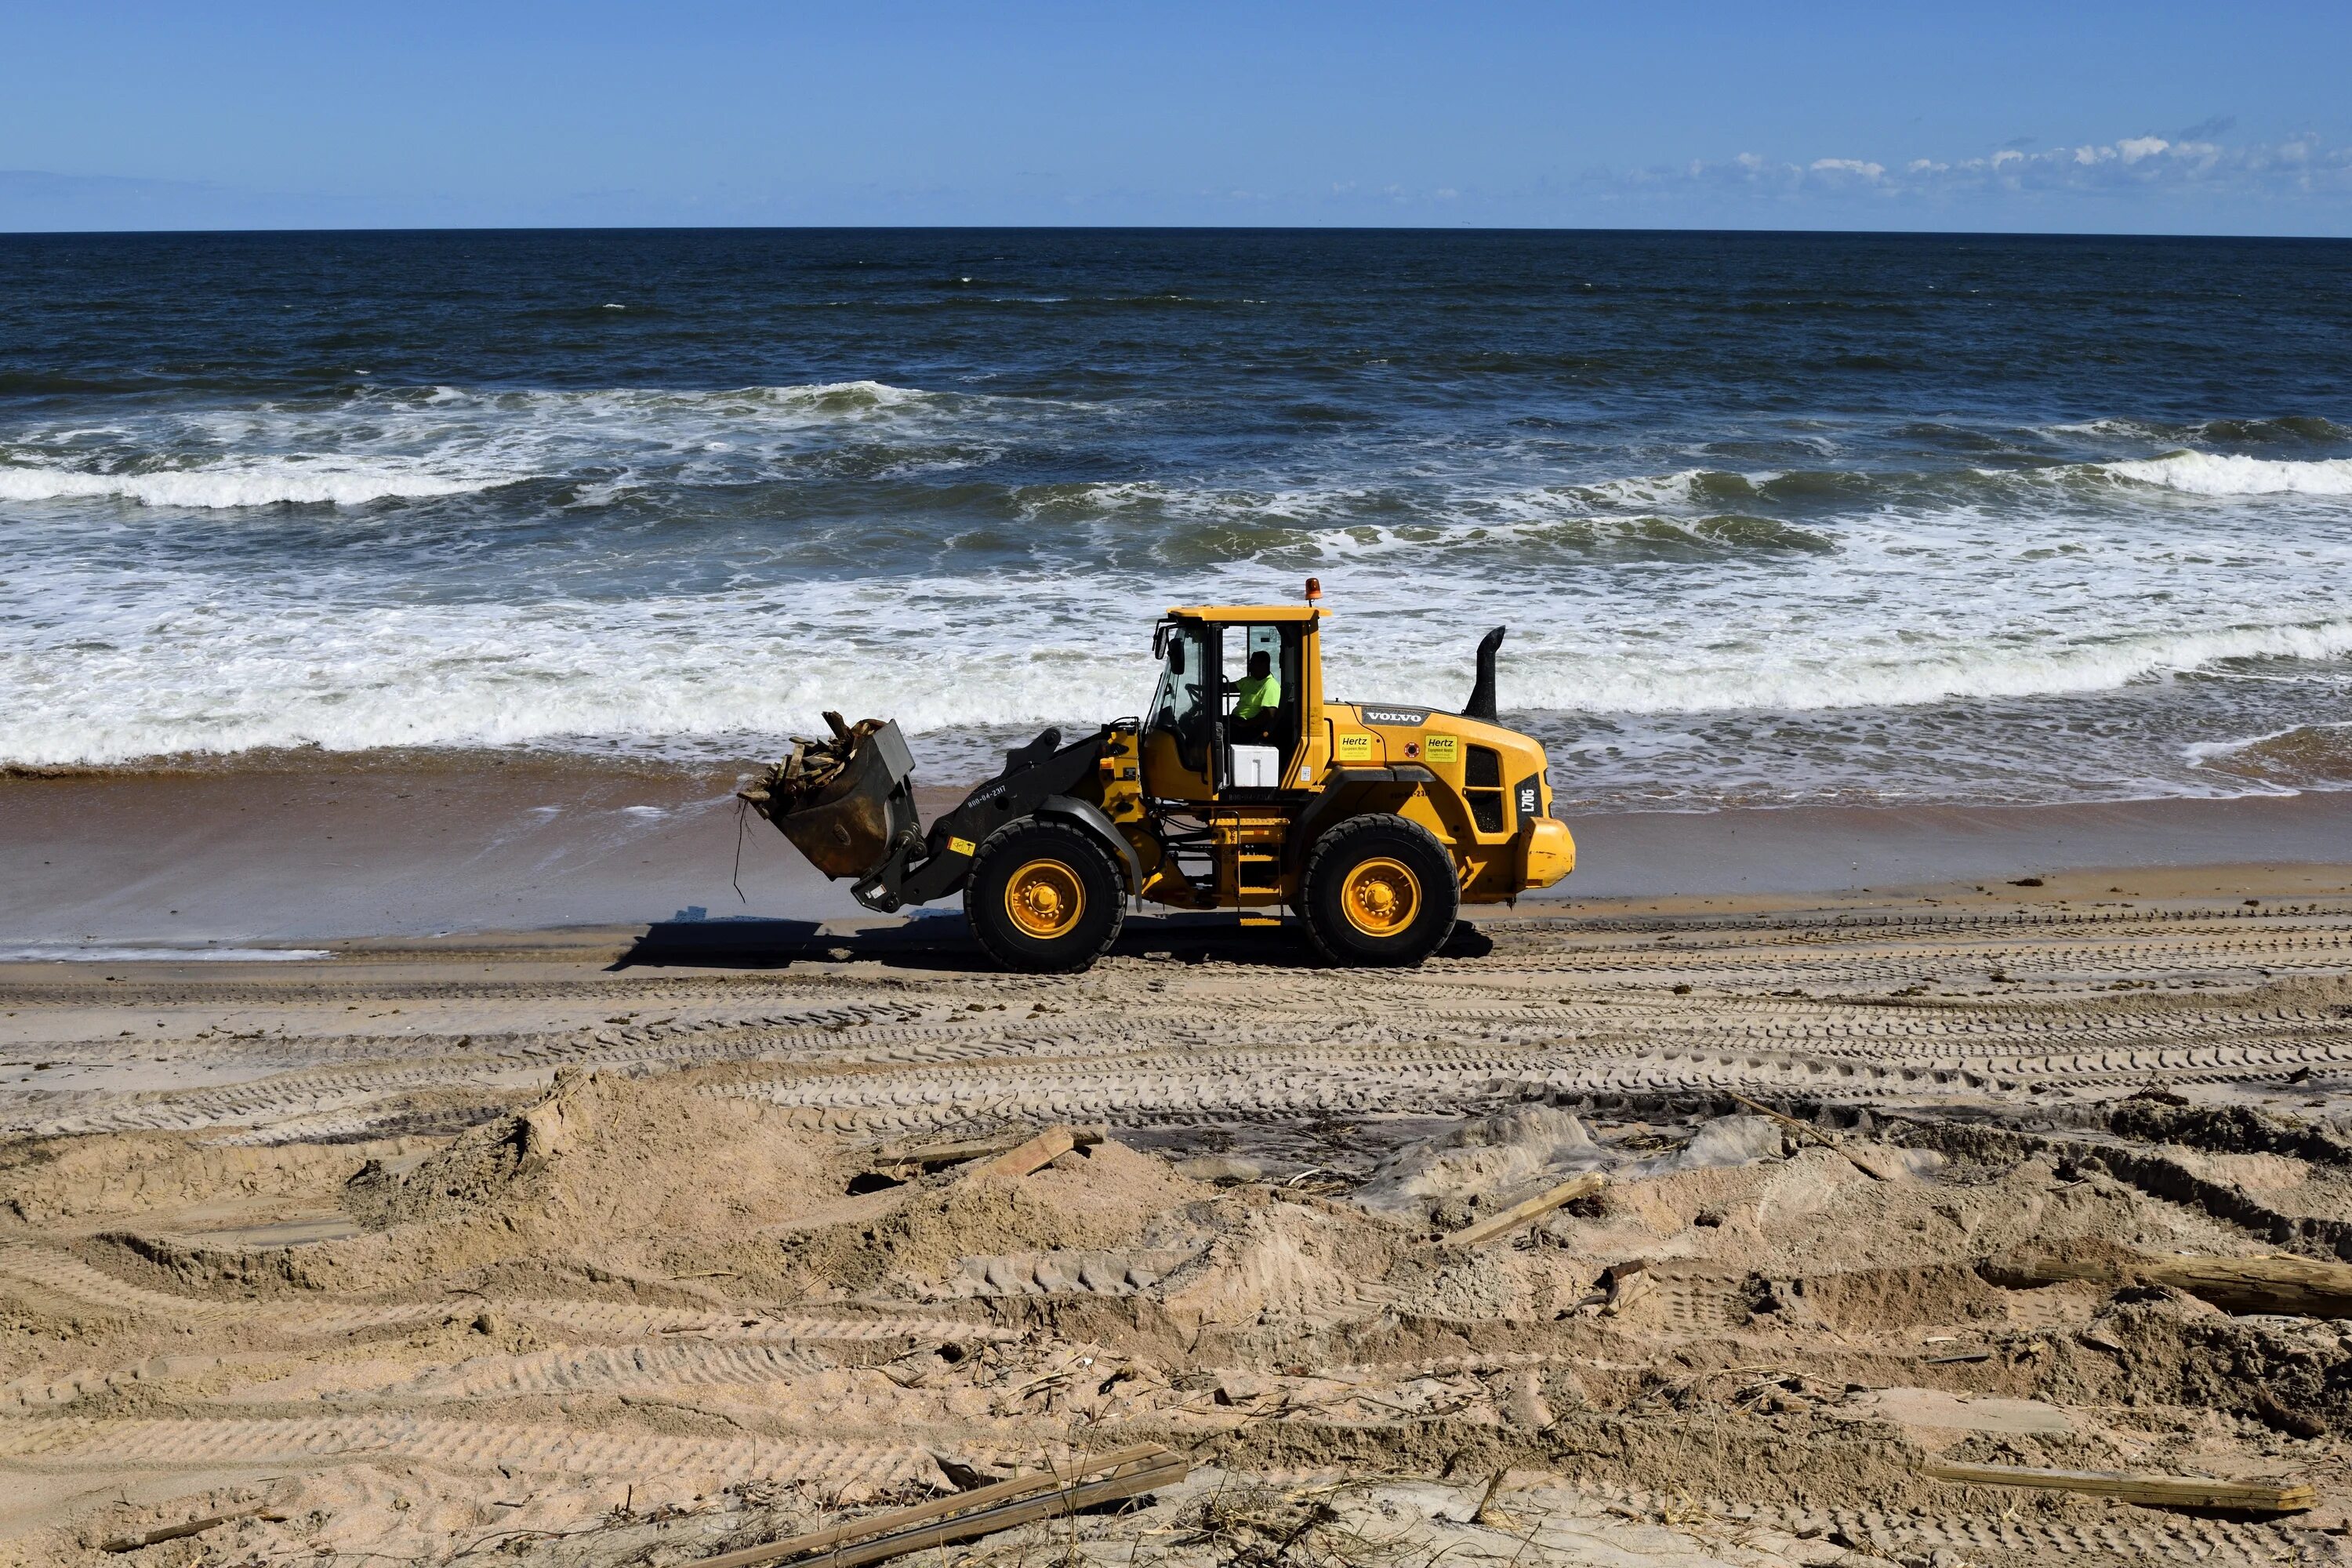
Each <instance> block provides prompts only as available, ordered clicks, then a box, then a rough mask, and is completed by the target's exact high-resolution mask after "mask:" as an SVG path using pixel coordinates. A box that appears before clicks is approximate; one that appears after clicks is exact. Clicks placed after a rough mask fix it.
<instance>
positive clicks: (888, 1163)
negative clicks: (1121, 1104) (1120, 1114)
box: [872, 1124, 1110, 1171]
mask: <svg viewBox="0 0 2352 1568" xmlns="http://www.w3.org/2000/svg"><path fill="white" fill-rule="evenodd" d="M1070 1135H1071V1146H1072V1147H1073V1148H1077V1149H1091V1148H1093V1147H1094V1146H1095V1145H1096V1144H1097V1143H1099V1142H1102V1141H1103V1140H1104V1139H1106V1138H1108V1137H1109V1136H1110V1129H1109V1128H1108V1127H1105V1126H1102V1125H1100V1124H1097V1125H1094V1126H1091V1127H1072V1128H1071V1129H1070ZM1035 1136H1037V1135H1036V1134H1034V1133H1032V1132H1031V1131H1029V1130H1028V1129H1027V1128H1025V1127H1020V1128H1013V1129H1009V1130H1007V1131H1003V1132H995V1133H991V1134H990V1135H989V1136H987V1137H985V1138H966V1139H961V1140H959V1141H958V1142H952V1143H885V1144H883V1145H882V1146H881V1147H880V1148H878V1149H877V1150H875V1151H874V1153H873V1155H872V1158H873V1162H874V1167H875V1169H877V1170H904V1169H906V1168H908V1167H909V1166H913V1167H918V1168H919V1169H922V1170H927V1171H933V1170H938V1169H940V1167H942V1166H945V1165H961V1164H963V1163H965V1162H967V1161H970V1160H979V1159H984V1158H986V1157H987V1156H989V1155H991V1154H1004V1153H1009V1152H1012V1151H1013V1150H1015V1149H1018V1148H1020V1147H1021V1146H1022V1145H1023V1144H1024V1143H1027V1142H1030V1141H1031V1140H1032V1139H1033V1138H1034V1137H1035Z"/></svg>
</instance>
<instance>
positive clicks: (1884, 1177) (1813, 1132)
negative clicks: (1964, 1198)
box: [1728, 1094, 1911, 1182]
mask: <svg viewBox="0 0 2352 1568" xmlns="http://www.w3.org/2000/svg"><path fill="white" fill-rule="evenodd" d="M1728 1098H1729V1099H1730V1100H1731V1101H1732V1102H1733V1103H1734V1104H1736V1105H1744V1106H1746V1107H1747V1108H1748V1110H1752V1111H1754V1112H1755V1113H1756V1114H1757V1115H1759V1116H1761V1117H1764V1118H1766V1119H1767V1120H1769V1121H1771V1123H1772V1124H1773V1125H1774V1126H1776V1127H1778V1128H1780V1130H1781V1131H1784V1132H1786V1133H1788V1134H1789V1135H1790V1137H1792V1138H1794V1139H1796V1140H1797V1141H1798V1142H1801V1143H1811V1144H1814V1145H1816V1146H1818V1147H1820V1148H1823V1149H1827V1150H1829V1151H1830V1152H1832V1153H1835V1154H1842V1155H1843V1156H1844V1157H1845V1161H1846V1163H1848V1164H1850V1165H1852V1166H1853V1168H1854V1169H1855V1170H1857V1171H1860V1172H1861V1173H1863V1174H1864V1175H1865V1176H1868V1177H1869V1178H1871V1179H1872V1180H1873V1181H1877V1182H1899V1181H1902V1180H1904V1179H1905V1178H1906V1177H1908V1176H1909V1175H1910V1174H1911V1167H1910V1166H1908V1165H1906V1164H1905V1163H1903V1158H1902V1156H1901V1155H1899V1154H1897V1153H1895V1152H1894V1151H1892V1150H1889V1149H1883V1148H1878V1147H1874V1146H1872V1145H1869V1144H1862V1143H1853V1142H1848V1141H1847V1140H1845V1139H1843V1138H1840V1137H1838V1136H1837V1135H1836V1134H1835V1133H1832V1132H1830V1131H1827V1130H1825V1129H1823V1128H1820V1127H1816V1126H1814V1125H1813V1124H1812V1123H1811V1122H1810V1121H1798V1120H1797V1119H1796V1118H1795V1117H1793V1116H1786V1115H1783V1114H1781V1113H1780V1111H1777V1110H1773V1109H1772V1108H1771V1107H1770V1106H1769V1105H1759V1104H1758V1103H1757V1102H1756V1101H1754V1100H1750V1099H1748V1097H1747V1096H1746V1095H1744V1094H1731V1095H1729V1097H1728Z"/></svg>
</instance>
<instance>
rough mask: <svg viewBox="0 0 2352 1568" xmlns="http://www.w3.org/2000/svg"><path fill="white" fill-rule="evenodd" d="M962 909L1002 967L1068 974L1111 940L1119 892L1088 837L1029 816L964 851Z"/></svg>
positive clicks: (1123, 914) (1106, 859)
mask: <svg viewBox="0 0 2352 1568" xmlns="http://www.w3.org/2000/svg"><path fill="white" fill-rule="evenodd" d="M963 914H964V919H965V920H966V921H969V922H970V923H971V934H972V935H973V936H974V937H975V938H977V939H978V941H979V942H980V945H981V946H982V948H983V949H984V950H986V952H987V953H988V956H989V957H991V958H992V959H994V960H995V961H996V962H997V963H1000V964H1002V965H1003V967H1005V968H1006V969H1011V970H1017V971H1020V972H1021V973H1028V974H1068V973H1076V972H1077V971H1078V970H1081V969H1085V968H1087V966H1089V965H1090V964H1092V963H1094V961H1095V960H1096V959H1097V958H1100V957H1101V956H1102V955H1103V954H1104V953H1106V952H1109V951H1110V944H1111V943H1112V942H1116V941H1117V940H1118V928H1119V926H1120V925H1121V924H1122V923H1123V922H1124V921H1125V920H1126V918H1127V889H1126V887H1125V886H1124V884H1122V883H1121V882H1120V880H1119V875H1118V866H1117V865H1116V864H1114V863H1113V862H1112V860H1111V858H1110V855H1109V853H1108V851H1106V850H1105V849H1104V848H1103V847H1102V846H1101V844H1099V843H1097V841H1096V839H1095V837H1094V836H1093V835H1092V834H1090V833H1088V832H1087V831H1086V830H1085V829H1084V828H1081V827H1077V826H1073V825H1071V824H1069V823H1066V822H1056V821H1054V820H1052V819H1051V818H1046V817H1035V816H1029V817H1024V818H1022V819H1021V820H1020V821H1018V822H1010V823H1007V824H1005V825H1004V826H1003V827H1000V828H998V829H997V830H996V831H995V832H993V833H992V834H990V835H989V836H988V837H987V839H986V841H984V842H983V843H982V845H981V847H980V848H979V850H978V851H977V852H976V853H975V854H974V855H973V856H972V858H971V873H970V875H968V876H967V877H966V878H965V879H964V885H963Z"/></svg>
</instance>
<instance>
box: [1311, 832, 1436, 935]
mask: <svg viewBox="0 0 2352 1568" xmlns="http://www.w3.org/2000/svg"><path fill="white" fill-rule="evenodd" d="M1396 868H1402V871H1403V872H1405V873H1407V874H1408V875H1407V876H1406V877H1403V878H1400V877H1398V876H1397V875H1396ZM1304 880H1305V884H1306V885H1305V888H1304V896H1305V900H1306V905H1307V910H1306V913H1307V938H1308V940H1310V941H1311V942H1314V943H1315V948H1316V951H1317V952H1320V953H1321V954H1322V955H1323V956H1324V957H1325V958H1328V959H1329V960H1330V961H1331V962H1332V963H1342V964H1351V965H1382V966H1387V967H1394V968H1405V967H1410V966H1412V965H1413V964H1416V963H1420V962H1421V961H1422V960H1423V959H1425V958H1427V957H1428V956H1429V955H1430V954H1431V953H1433V952H1436V951H1437V950H1438V949H1439V948H1441V947H1443V946H1444V945H1445V939H1446V938H1447V937H1449V936H1452V935H1453V934H1454V919H1455V917H1456V916H1458V915H1459V914H1460V913H1461V911H1462V888H1461V884H1460V883H1459V882H1458V881H1456V880H1455V879H1454V857H1453V856H1451V855H1449V854H1447V853H1446V851H1445V846H1444V845H1443V844H1441V843H1439V842H1438V841H1437V836H1436V835H1435V834H1433V833H1432V832H1430V830H1429V829H1428V828H1426V827H1423V826H1422V825H1421V824H1420V823H1418V822H1414V821H1412V820H1411V819H1409V818H1407V817H1402V816H1388V815H1385V814H1382V815H1376V816H1356V817H1350V818H1349V819H1348V820H1347V821H1345V822H1343V823H1341V824H1339V826H1337V827H1334V828H1333V829H1331V831H1330V832H1328V833H1327V834H1325V835H1324V836H1323V837H1321V838H1318V839H1317V840H1316V842H1315V847H1314V848H1313V849H1311V850H1309V851H1308V852H1307V875H1306V877H1305V879H1304ZM1383 888H1385V889H1386V891H1385V893H1381V889H1383ZM1369 893H1381V896H1382V897H1383V898H1385V899H1387V900H1391V902H1390V903H1389V904H1388V907H1387V908H1386V909H1385V910H1381V909H1380V908H1378V907H1376V900H1374V899H1372V898H1370V897H1368V896H1367V895H1368V894H1369ZM1405 893H1409V894H1410V897H1411V901H1410V903H1409V904H1404V903H1399V902H1396V901H1394V900H1398V899H1400V897H1401V896H1402V895H1403V894H1405ZM1351 902H1352V903H1354V904H1355V905H1356V909H1355V910H1354V913H1353V914H1352V916H1351V913H1350V908H1349V906H1350V903H1351Z"/></svg>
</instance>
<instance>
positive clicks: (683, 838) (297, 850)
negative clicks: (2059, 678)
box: [0, 757, 2352, 950]
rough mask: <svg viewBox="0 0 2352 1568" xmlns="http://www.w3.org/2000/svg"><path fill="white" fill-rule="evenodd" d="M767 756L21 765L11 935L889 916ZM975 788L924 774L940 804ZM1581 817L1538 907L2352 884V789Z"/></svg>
mask: <svg viewBox="0 0 2352 1568" xmlns="http://www.w3.org/2000/svg"><path fill="white" fill-rule="evenodd" d="M740 772H741V770H739V769H735V768H723V769H722V768H711V769H701V770H695V769H684V768H677V767H667V766H625V767H602V766H592V767H580V766H577V765H573V764H572V763H568V762H565V761H563V760H561V759H547V758H541V757H532V758H528V759H516V760H513V761H511V762H509V763H504V764H501V765H491V766H475V767H470V768H453V767H438V768H432V769H417V768H402V767H396V766H391V765H388V764H386V763H384V762H383V760H382V759H376V760H374V761H373V762H372V763H369V762H359V763H354V765H352V766H349V767H342V766H337V767H332V768H328V767H324V766H321V767H317V768H311V767H304V768H301V769H297V770H281V771H268V772H259V771H235V770H228V769H222V770H218V771H201V770H200V771H189V772H173V773H110V774H91V773H82V774H76V775H71V776H62V777H60V776H40V777H27V776H24V775H22V774H16V775H10V776H0V816H5V819H6V820H7V821H8V822H9V823H10V824H11V829H10V831H9V833H8V834H7V835H6V837H5V840H0V884H5V886H7V887H8V888H9V889H10V891H11V895H12V896H11V898H10V899H9V900H8V901H7V904H6V906H5V908H0V944H5V946H7V947H8V948H10V949H11V950H16V949H24V948H28V947H47V946H51V945H55V946H58V947H59V948H60V949H65V948H69V947H76V946H80V945H84V944H92V945H99V944H113V945H119V944H121V943H123V942H133V943H157V944H163V945H170V946H184V947H188V948H200V947H202V946H204V945H205V944H208V943H215V944H221V945H235V944H250V943H257V942H259V943H268V942H292V943H304V944H315V943H317V942H330V941H350V940H354V939H359V938H365V937H385V936H431V935H436V934H441V933H446V932H454V931H530V930H551V929H557V928H563V927H578V926H629V925H646V924H649V923H655V922H692V921H701V920H723V919H727V918H730V917H735V918H741V917H759V918H770V919H789V920H815V921H831V920H838V919H844V918H855V919H870V918H872V917H871V916H869V915H868V913H867V911H866V910H862V909H861V908H860V907H859V906H858V905H857V904H856V901H855V900H853V899H852V898H851V897H850V896H849V892H848V889H847V886H846V884H834V883H828V882H826V881H825V880H824V879H823V878H822V877H820V876H819V875H817V874H816V873H815V872H814V870H813V869H812V868H810V867H808V866H807V864H806V863H805V862H803V860H802V859H801V858H800V857H799V856H798V855H797V854H796V853H794V852H793V850H792V848H791V847H790V846H789V845H787V844H786V843H784V842H783V840H782V837H781V836H779V835H778V834H776V833H775V832H774V830H773V829H772V828H771V827H769V826H768V825H767V824H766V823H764V822H762V821H761V820H760V819H759V818H758V817H756V816H747V817H744V818H743V819H742V820H741V822H740V828H739V826H738V823H737V821H735V820H734V818H735V816H736V802H735V800H734V798H733V791H734V788H735V787H736V782H737V779H738V777H739V776H740ZM962 793H963V790H962V786H960V785H958V786H929V787H925V788H923V789H922V790H920V791H919V795H920V798H921V804H922V807H923V810H924V813H925V816H927V817H929V816H932V815H934V814H936V813H937V812H939V811H940V810H942V809H944V808H945V807H946V806H948V805H952V804H953V803H954V802H955V801H957V800H959V799H960V798H961V795H962ZM1569 822H1570V827H1571V828H1572V829H1573V830H1574V831H1575V833H1576V836H1577V841H1578V846H1579V857H1578V858H1579V867H1578V870H1577V871H1576V873H1575V874H1574V875H1573V876H1571V877H1570V879H1568V880H1567V881H1566V882H1564V883H1562V884H1560V885H1559V887H1557V888H1554V889H1548V890H1547V891H1546V892H1544V893H1541V894H1538V895H1535V896H1532V897H1530V898H1528V899H1525V900H1520V902H1519V904H1518V906H1517V910H1519V912H1522V913H1526V912H1535V913H1575V912H1580V911H1587V910H1589V911H1592V912H1601V911H1602V910H1605V909H1607V908H1609V907H1612V906H1617V905H1626V906H1631V907H1634V908H1643V909H1649V910H1660V911H1664V910H1672V909H1676V908H1683V907H1687V908H1689V909H1691V910H1709V909H1712V910H1726V909H1730V908H1735V907H1753V908H1788V907H1790V905H1791V903H1792V901H1794V902H1795V903H1804V902H1807V901H1809V900H1810V901H1815V902H1821V903H1825V904H1832V905H1852V904H1855V903H1859V902H1880V903H1883V902H1885V901H1888V900H1924V901H1926V902H1929V903H1937V902H1948V901H1959V902H1963V903H1968V904H1973V905H1981V904H1984V903H1986V902H1987V901H1988V900H2004V899H2005V900H2011V901H2015V900H2019V899H2020V897H2021V893H2028V892H2031V893H2032V897H2033V898H2034V899H2035V900H2043V899H2056V898H2059V897H2066V898H2076V899H2081V898H2110V897H2121V898H2126V899H2141V900H2181V899H2202V898H2217V897H2231V898H2242V897H2270V898H2280V897H2299V896H2309V897H2332V896H2337V895H2342V894H2347V893H2352V793H2334V792H2330V793H2316V792H2315V793H2306V794H2302V795H2266V796H2251V797H2238V798H2234V799H2167V800H2147V801H2130V802H2115V803H2106V804H2097V805H2090V804H2084V805H2020V806H1992V805H1894V806H1875V805H1873V806H1854V805H1792V806H1766V807H1743V808H1734V809H1724V810H1711V811H1704V812H1668V811H1614V812H1592V813H1582V814H1578V815H1574V816H1570V818H1569ZM739 835H740V881H741V897H740V899H739V898H738V896H737V893H736V889H735V881H736V875H737V865H738V861H737V850H738V844H739ZM2026 879H2039V881H2038V883H2033V884H2027V883H2026ZM929 910H930V911H932V912H953V910H954V905H953V903H952V902H951V901H950V902H949V903H945V904H941V905H935V906H929ZM910 912H911V911H910ZM1465 913H1468V914H1469V915H1471V916H1472V917H1473V918H1475V914H1476V910H1468V911H1465Z"/></svg>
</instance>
